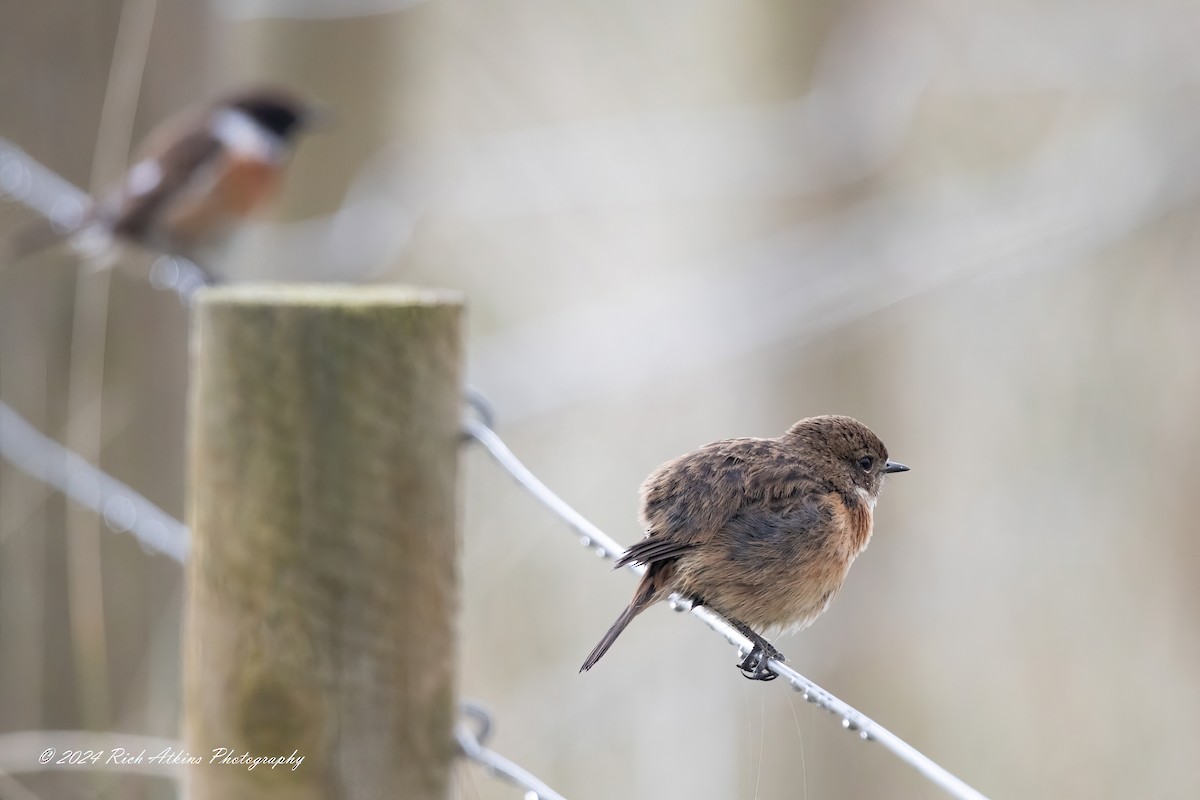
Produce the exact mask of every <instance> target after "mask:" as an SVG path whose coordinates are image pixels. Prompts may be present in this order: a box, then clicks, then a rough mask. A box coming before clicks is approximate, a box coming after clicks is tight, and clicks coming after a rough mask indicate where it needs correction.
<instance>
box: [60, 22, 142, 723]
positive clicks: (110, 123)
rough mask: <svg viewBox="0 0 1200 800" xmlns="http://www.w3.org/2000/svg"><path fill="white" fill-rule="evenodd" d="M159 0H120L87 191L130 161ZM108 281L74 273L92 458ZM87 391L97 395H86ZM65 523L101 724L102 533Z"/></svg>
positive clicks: (70, 514) (100, 257)
mask: <svg viewBox="0 0 1200 800" xmlns="http://www.w3.org/2000/svg"><path fill="white" fill-rule="evenodd" d="M157 7H158V3H157V0H123V2H122V3H121V16H120V20H119V21H118V23H117V33H116V38H115V40H114V41H113V48H112V61H111V64H110V67H109V73H108V83H107V85H106V87H105V90H104V101H103V103H102V105H101V109H100V124H99V129H98V130H97V132H96V145H95V149H94V154H93V157H92V177H91V184H92V185H91V189H92V193H93V195H95V194H97V193H99V192H100V191H101V190H103V189H104V187H106V186H108V185H109V184H113V183H116V181H117V179H118V177H119V176H120V175H121V174H123V173H124V172H125V168H126V166H127V164H128V161H129V151H130V147H131V144H132V139H133V126H134V118H135V117H136V116H137V107H138V99H139V98H140V96H141V89H142V78H143V75H144V72H145V68H146V57H147V53H148V52H149V50H150V37H151V34H152V33H153V31H154V16H155V11H156V10H157ZM113 261H114V254H113V253H112V252H111V249H110V251H109V252H105V253H102V254H96V255H94V256H91V257H90V258H87V259H85V264H86V265H87V266H88V267H108V266H111V265H112V263H113ZM111 284H112V274H111V272H110V270H108V269H83V270H79V271H77V272H76V274H75V312H74V315H73V317H72V320H71V351H70V356H69V359H70V361H69V365H68V372H67V426H66V434H65V439H66V442H67V445H68V446H69V447H72V448H73V449H74V450H75V451H76V452H77V453H79V454H80V455H81V456H82V457H83V458H85V459H88V460H91V461H93V462H98V461H99V460H100V453H101V450H102V448H103V441H102V426H103V423H104V414H103V392H104V363H105V353H106V349H107V341H108V312H109V290H110V288H111ZM92 398H95V402H91V399H92ZM66 531H67V538H66V557H67V558H66V562H67V612H68V620H69V624H70V632H71V646H72V649H73V651H74V659H73V661H74V666H75V681H76V698H77V702H78V703H79V709H80V714H81V719H82V721H83V724H84V726H85V727H88V728H101V729H102V728H106V727H108V726H109V725H110V724H111V722H112V695H111V690H110V686H109V677H108V676H109V658H108V638H109V637H108V630H107V624H108V623H107V619H106V617H105V614H104V602H105V592H104V572H103V569H102V566H103V563H102V557H101V549H100V537H101V535H102V534H101V531H100V524H99V522H98V520H96V518H95V517H94V516H92V515H91V514H85V513H82V510H81V509H78V508H71V507H68V508H67V513H66Z"/></svg>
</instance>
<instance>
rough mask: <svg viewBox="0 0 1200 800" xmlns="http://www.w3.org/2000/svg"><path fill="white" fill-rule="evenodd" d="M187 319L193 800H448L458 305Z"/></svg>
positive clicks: (241, 309) (376, 290)
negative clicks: (295, 764)
mask: <svg viewBox="0 0 1200 800" xmlns="http://www.w3.org/2000/svg"><path fill="white" fill-rule="evenodd" d="M197 309H198V310H197V321H196V329H195V331H194V337H195V338H194V350H195V353H194V359H195V365H194V374H193V380H194V386H193V394H192V408H191V464H190V472H191V487H190V491H191V493H190V499H189V516H190V520H191V526H192V534H193V539H194V541H193V547H192V557H191V562H190V564H189V567H188V580H189V593H188V611H187V631H186V633H185V645H184V647H185V653H184V684H185V687H184V688H185V697H184V711H185V728H186V749H187V754H188V755H190V756H193V757H198V758H201V759H203V761H204V763H203V764H201V765H197V766H194V767H191V768H189V770H188V784H187V792H186V796H187V797H189V798H190V800H243V799H245V800H249V799H250V798H254V800H272V799H273V798H288V800H309V799H310V798H339V800H358V799H360V798H361V799H362V800H367V799H373V798H388V800H394V798H398V797H403V798H406V800H434V799H435V798H436V799H437V800H444V798H446V797H447V796H448V791H449V785H450V784H449V775H450V766H451V762H452V760H453V758H454V755H455V747H454V744H453V741H454V739H453V735H452V725H453V721H454V713H455V689H454V676H455V663H454V659H455V614H456V610H457V609H456V604H457V596H458V591H457V588H458V587H457V565H456V558H457V532H456V526H455V514H456V498H455V491H456V468H457V452H458V443H459V428H460V406H459V399H460V362H461V343H460V318H461V313H462V304H461V302H460V301H459V299H458V298H457V297H456V296H454V295H452V294H448V293H445V292H433V291H428V290H417V289H401V288H383V287H372V288H366V287H364V288H349V287H329V286H320V287H317V286H313V287H241V288H238V287H230V288H221V289H212V290H207V291H205V292H203V293H202V294H201V295H200V296H199V298H198V304H197ZM214 748H226V749H228V750H229V751H230V755H233V756H241V755H242V754H244V753H248V754H249V755H250V756H251V757H261V758H269V757H288V756H291V755H292V754H293V753H295V754H296V756H297V757H300V756H302V757H303V762H302V764H301V765H300V767H299V768H297V769H292V768H291V766H290V765H280V766H276V767H275V768H274V769H272V768H271V767H270V765H268V764H260V765H259V766H257V767H255V768H254V769H248V768H247V765H238V764H228V763H220V762H219V761H218V763H209V761H210V759H212V757H213V751H214Z"/></svg>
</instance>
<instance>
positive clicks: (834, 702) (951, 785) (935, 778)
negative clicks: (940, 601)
mask: <svg viewBox="0 0 1200 800" xmlns="http://www.w3.org/2000/svg"><path fill="white" fill-rule="evenodd" d="M464 426H465V432H466V434H467V435H468V436H469V437H471V438H472V439H474V440H475V441H477V442H479V443H480V444H481V445H483V447H484V449H486V450H487V451H488V453H489V454H490V455H491V456H492V458H493V459H495V460H496V463H498V464H499V465H500V466H501V467H502V468H503V469H504V470H505V471H506V472H508V473H509V474H510V475H512V476H513V477H514V478H516V480H517V482H518V483H520V484H521V485H522V486H523V487H524V488H525V489H526V490H527V491H528V492H529V493H530V494H531V495H533V496H534V498H535V499H537V500H538V501H539V502H540V503H542V505H544V506H546V507H547V508H548V509H550V510H551V511H553V512H554V513H555V514H556V515H558V516H559V517H560V518H561V519H562V520H563V521H564V522H566V523H567V525H568V526H570V528H571V529H572V530H574V531H575V532H576V533H577V534H578V535H579V537H580V542H581V543H582V544H583V546H584V547H587V548H590V549H592V550H593V551H594V552H596V554H597V555H600V556H602V557H603V558H606V559H611V558H616V557H617V556H619V555H620V554H621V553H623V552H624V548H623V547H621V546H620V545H619V544H617V542H616V541H615V540H614V539H612V538H611V537H610V536H609V535H608V534H606V533H604V532H603V531H602V530H600V529H599V528H597V527H596V526H595V525H593V524H592V523H591V522H589V521H588V520H587V519H586V518H585V517H584V516H583V515H582V514H580V513H579V512H578V511H576V510H575V509H573V508H571V506H569V505H568V504H567V503H566V502H565V501H564V500H563V499H562V498H561V497H559V496H558V495H556V494H555V493H554V492H552V491H551V490H550V489H549V488H548V487H547V486H546V484H544V483H542V482H541V481H540V480H539V479H538V478H537V476H536V475H534V474H533V473H532V472H530V471H529V469H528V468H527V467H526V466H525V465H524V464H522V463H521V461H520V460H519V459H518V458H517V457H516V456H515V455H513V452H512V451H511V450H509V449H508V446H507V445H506V444H505V443H504V441H503V440H502V439H501V438H500V437H499V436H498V435H497V434H496V432H495V431H494V430H492V429H491V428H490V427H488V426H487V425H485V424H484V423H483V422H482V421H480V420H478V419H474V418H468V419H467V420H466V421H465V423H464ZM629 569H630V570H631V571H633V572H635V573H637V574H639V575H640V574H642V573H643V572H644V571H645V569H644V568H643V567H641V566H638V565H630V567H629ZM670 603H671V607H672V608H674V609H676V610H679V611H683V610H687V611H690V612H691V614H692V616H694V617H696V618H697V619H699V620H700V621H701V622H703V623H704V624H705V625H707V626H708V627H710V628H712V629H713V630H714V631H716V632H717V633H719V634H721V635H722V636H724V637H725V640H726V641H728V642H729V643H730V644H732V645H734V646H735V647H737V648H738V650H739V652H740V654H741V655H743V656H744V655H745V654H746V653H748V652H750V650H751V649H752V648H753V646H754V645H753V643H752V642H751V641H750V640H749V639H747V638H746V637H745V636H744V635H742V633H740V632H739V631H738V630H737V629H736V628H734V627H733V626H732V625H731V624H730V623H729V621H728V620H727V619H725V618H724V617H722V616H721V615H720V614H717V613H716V612H714V611H712V610H711V609H708V608H705V607H704V606H698V605H693V604H692V602H691V601H690V600H689V599H687V598H685V597H683V596H681V595H678V594H674V595H671V598H670ZM767 667H768V668H769V669H770V670H771V672H774V673H775V674H776V675H778V676H779V677H781V678H785V679H787V681H788V684H789V685H790V686H791V687H792V688H793V689H795V690H796V691H797V692H800V693H801V695H802V696H803V697H804V699H805V700H807V701H808V702H810V703H815V704H816V705H818V706H820V707H821V708H823V709H825V710H826V711H829V712H831V713H833V714H836V715H837V716H839V717H841V719H842V727H843V728H845V729H846V730H849V731H853V732H856V733H857V734H858V735H859V737H860V738H862V739H864V740H874V741H877V742H879V743H880V744H882V745H883V746H884V747H885V748H887V749H888V750H890V751H891V752H892V753H893V754H894V755H895V756H896V757H897V758H899V759H900V760H902V761H904V762H905V763H907V764H908V765H909V766H911V767H912V768H913V769H915V770H917V772H919V773H921V774H922V775H924V776H925V777H926V778H927V779H928V780H929V781H930V782H932V783H933V784H935V785H936V786H938V787H940V788H941V789H943V790H945V791H946V792H947V793H948V794H950V795H951V796H953V797H956V798H959V800H987V798H986V797H985V796H984V795H983V794H981V793H980V792H979V791H978V790H976V789H974V788H972V787H971V786H968V785H967V784H966V783H964V782H963V781H962V780H960V779H959V778H957V777H955V776H954V775H952V774H951V773H950V772H949V771H947V770H946V769H945V768H944V767H942V766H941V765H939V764H938V763H937V762H935V761H933V760H932V759H931V758H929V757H928V756H926V755H925V754H923V753H921V752H920V751H919V750H917V749H916V748H915V747H913V746H912V745H910V744H908V743H907V742H905V741H904V740H903V739H901V738H900V737H899V736H897V735H896V734H894V733H892V732H891V731H889V730H888V729H887V728H884V727H883V726H882V725H880V724H879V723H877V722H875V721H874V720H872V719H871V718H870V717H868V716H867V715H865V714H863V713H862V712H860V711H858V710H857V709H855V708H853V707H852V706H850V705H849V704H847V703H845V702H843V701H841V700H839V699H838V698H837V697H835V696H834V695H832V694H830V693H829V692H827V691H826V690H825V689H822V688H821V687H820V686H818V685H817V684H815V683H813V682H812V681H811V680H809V679H808V678H806V677H804V676H803V675H801V674H800V673H799V672H797V671H796V670H794V669H792V668H791V667H789V666H788V665H787V664H784V663H782V662H780V661H777V660H775V659H771V660H770V661H768V662H767Z"/></svg>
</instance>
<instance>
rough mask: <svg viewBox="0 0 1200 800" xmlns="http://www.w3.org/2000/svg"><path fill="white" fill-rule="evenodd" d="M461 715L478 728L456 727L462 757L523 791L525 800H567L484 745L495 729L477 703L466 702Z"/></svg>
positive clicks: (461, 724)
mask: <svg viewBox="0 0 1200 800" xmlns="http://www.w3.org/2000/svg"><path fill="white" fill-rule="evenodd" d="M462 713H463V716H465V717H469V718H470V719H471V720H474V722H475V724H476V725H477V726H478V728H472V727H471V726H470V725H469V724H468V723H467V722H466V721H463V722H460V723H458V725H456V726H454V738H455V739H457V740H458V746H459V748H460V749H461V750H462V752H463V755H465V756H466V757H467V758H469V759H471V760H472V761H474V762H475V763H477V764H481V765H482V766H483V767H485V768H486V769H487V771H488V772H490V773H491V774H492V775H495V776H497V777H500V778H504V779H505V780H507V781H508V782H509V783H512V784H515V785H517V786H519V787H521V788H522V789H524V790H525V800H565V798H564V797H563V796H562V795H561V794H559V793H558V792H556V791H554V790H553V789H551V788H550V787H549V786H547V785H546V784H545V783H543V782H542V781H541V779H539V778H538V777H537V776H536V775H534V774H533V773H531V772H529V771H528V770H527V769H525V768H524V767H521V766H519V765H517V764H514V763H513V762H512V761H509V760H508V759H507V758H505V757H504V756H502V755H500V754H499V753H497V752H496V751H495V750H489V749H488V748H486V747H484V746H483V743H484V742H485V741H487V737H488V735H489V734H490V733H491V730H492V719H491V717H490V716H489V715H488V713H487V711H485V710H484V709H483V708H481V707H480V706H478V705H476V704H474V703H463V705H462Z"/></svg>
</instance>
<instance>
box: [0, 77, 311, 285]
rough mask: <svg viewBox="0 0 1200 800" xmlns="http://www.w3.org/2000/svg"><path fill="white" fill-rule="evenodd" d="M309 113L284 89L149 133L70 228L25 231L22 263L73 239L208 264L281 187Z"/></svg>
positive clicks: (261, 90)
mask: <svg viewBox="0 0 1200 800" xmlns="http://www.w3.org/2000/svg"><path fill="white" fill-rule="evenodd" d="M313 112H314V109H313V107H312V106H311V105H310V104H309V103H308V102H307V101H305V100H303V99H302V98H300V97H299V96H298V95H296V94H294V93H292V92H290V91H287V90H285V89H279V88H273V87H256V88H251V89H246V90H243V91H239V92H236V93H234V94H230V95H228V96H226V97H224V98H222V99H220V100H217V101H216V102H213V103H208V104H205V105H203V106H199V107H195V108H191V109H186V110H184V111H182V112H180V113H179V114H177V115H176V116H173V117H171V118H169V119H167V120H166V121H164V122H162V123H161V124H159V125H158V126H157V127H156V128H154V129H153V130H152V131H151V132H150V134H149V135H148V136H147V137H146V139H145V142H144V143H143V145H142V147H141V148H140V156H139V157H138V159H137V160H136V161H135V162H134V164H133V166H131V167H130V168H129V170H128V171H127V172H126V174H125V177H124V179H123V181H122V182H121V184H120V186H118V187H116V188H115V189H114V190H113V191H111V192H110V193H108V194H107V195H104V196H102V197H101V198H100V200H99V201H98V202H97V203H95V204H94V206H93V207H92V208H91V209H90V210H89V211H88V212H87V213H86V214H85V215H84V216H83V218H82V219H81V220H80V221H79V225H78V227H77V228H75V229H74V230H67V231H61V230H59V231H49V230H45V229H39V230H37V231H33V232H31V233H32V234H33V235H32V236H27V237H26V239H25V240H24V241H19V242H17V245H16V248H14V250H15V253H16V255H17V256H18V257H20V256H24V255H28V254H29V253H31V252H35V251H36V250H39V249H42V248H44V247H48V246H50V245H51V244H53V243H54V241H56V240H57V239H60V238H62V237H63V236H66V235H72V234H74V233H79V232H85V231H86V232H89V233H90V232H96V233H99V234H101V238H103V239H105V240H109V239H112V238H117V239H124V240H128V241H133V242H137V243H139V244H142V245H145V246H147V247H150V248H152V249H155V250H159V251H162V252H166V253H171V254H174V255H181V256H186V257H187V258H190V259H192V260H193V261H201V262H203V261H205V260H209V259H210V258H212V257H214V256H215V255H218V254H219V252H220V249H221V248H222V247H223V246H224V245H225V244H226V242H227V240H228V239H229V237H230V236H231V234H232V233H234V232H235V231H236V230H237V228H238V227H239V225H240V224H241V223H242V222H244V221H245V220H246V219H247V218H248V217H249V216H250V215H252V214H253V213H254V212H256V211H258V210H259V209H260V208H261V207H262V206H263V205H264V204H265V203H266V202H267V201H268V200H270V199H271V198H272V197H273V196H274V195H275V193H276V192H277V190H278V189H279V186H280V183H281V179H282V177H283V173H284V170H285V169H286V167H287V165H288V162H289V161H290V160H291V155H292V150H293V148H294V146H295V142H296V136H297V134H299V133H300V132H302V131H304V130H305V129H306V128H308V127H309V125H310V123H311V122H312V120H313Z"/></svg>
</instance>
